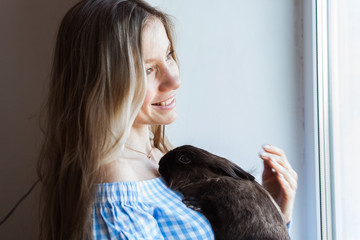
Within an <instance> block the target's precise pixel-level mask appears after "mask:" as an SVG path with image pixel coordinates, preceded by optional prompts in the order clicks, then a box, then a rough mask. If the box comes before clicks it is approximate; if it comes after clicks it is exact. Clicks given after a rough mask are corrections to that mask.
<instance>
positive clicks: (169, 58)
mask: <svg viewBox="0 0 360 240" xmlns="http://www.w3.org/2000/svg"><path fill="white" fill-rule="evenodd" d="M173 54H174V50H172V51H170V52H169V53H168V55H167V56H166V60H171V59H172V58H173Z"/></svg>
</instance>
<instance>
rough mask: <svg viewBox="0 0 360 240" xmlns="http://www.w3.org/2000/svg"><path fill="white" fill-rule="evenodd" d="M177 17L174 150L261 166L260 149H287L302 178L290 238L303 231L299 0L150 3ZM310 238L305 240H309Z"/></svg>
mask: <svg viewBox="0 0 360 240" xmlns="http://www.w3.org/2000/svg"><path fill="white" fill-rule="evenodd" d="M149 2H150V3H152V4H153V5H157V6H159V7H160V8H161V9H163V10H165V11H167V12H168V13H170V14H171V15H173V16H174V18H175V23H176V27H177V51H178V54H179V57H180V67H181V80H182V86H181V88H180V89H179V93H178V98H177V104H178V105H177V106H178V112H179V117H178V119H177V121H176V122H175V123H173V124H172V125H170V126H169V127H168V133H169V137H170V140H171V141H172V143H173V144H174V145H175V146H178V145H182V144H193V145H195V146H199V147H202V148H204V149H207V150H208V151H210V152H213V153H215V154H218V155H221V156H224V157H226V158H228V159H230V160H232V161H234V162H237V163H238V164H240V165H241V166H243V167H244V168H245V169H252V168H255V175H256V177H257V179H258V180H261V173H262V168H263V166H262V160H261V159H260V158H259V157H258V155H257V154H258V152H259V151H260V150H261V145H262V144H264V143H270V144H274V145H277V146H279V147H281V148H283V149H284V150H285V151H286V154H287V156H288V159H289V161H290V162H291V164H292V166H293V167H294V169H295V170H296V171H297V172H298V174H299V189H298V195H297V199H296V203H295V204H296V206H295V213H294V216H293V225H292V229H291V236H292V239H294V240H297V239H316V238H315V237H314V238H311V237H310V238H308V237H309V236H310V235H311V234H308V235H306V234H307V233H306V230H304V226H306V223H307V221H308V220H309V219H307V216H306V214H305V213H304V207H305V201H306V192H305V188H304V184H303V182H304V181H305V174H304V172H303V169H302V167H303V165H304V102H303V101H304V97H303V92H304V91H303V84H304V83H303V63H302V56H303V40H302V35H303V32H302V31H303V29H302V14H303V13H302V9H303V6H302V4H303V3H302V2H301V1H298V0H293V1H289V0H273V1H267V0H252V1H245V0H224V1H214V0H196V1H191V2H190V1H182V0H171V1H167V0H149ZM305 236H306V237H305Z"/></svg>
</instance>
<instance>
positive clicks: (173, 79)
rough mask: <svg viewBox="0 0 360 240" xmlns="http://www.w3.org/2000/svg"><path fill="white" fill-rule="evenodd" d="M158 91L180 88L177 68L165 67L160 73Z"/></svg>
mask: <svg viewBox="0 0 360 240" xmlns="http://www.w3.org/2000/svg"><path fill="white" fill-rule="evenodd" d="M160 81H161V83H160V86H159V90H160V91H163V92H166V91H170V90H176V89H178V88H179V87H180V85H181V81H180V78H179V69H178V67H177V66H173V67H167V68H165V69H164V70H163V71H162V74H161V80H160Z"/></svg>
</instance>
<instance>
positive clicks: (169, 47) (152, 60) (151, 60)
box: [145, 40, 171, 63]
mask: <svg viewBox="0 0 360 240" xmlns="http://www.w3.org/2000/svg"><path fill="white" fill-rule="evenodd" d="M169 50H171V42H170V40H169V45H168V47H167V50H166V52H168V51H169ZM155 61H156V59H155V58H149V59H145V63H150V62H155Z"/></svg>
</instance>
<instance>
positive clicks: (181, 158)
mask: <svg viewBox="0 0 360 240" xmlns="http://www.w3.org/2000/svg"><path fill="white" fill-rule="evenodd" d="M159 172H160V174H161V176H162V177H163V178H164V180H165V181H166V182H167V184H168V185H169V186H170V187H171V188H172V189H175V190H179V189H181V188H183V187H185V186H187V185H189V184H191V183H194V182H197V181H199V180H204V179H208V178H215V177H219V176H231V177H233V178H236V179H248V180H251V181H252V180H254V177H253V176H252V175H251V174H249V173H247V172H246V171H244V170H243V169H242V168H240V167H239V166H237V165H236V164H234V163H232V162H230V161H229V160H227V159H225V158H222V157H219V156H217V155H214V154H212V153H209V152H207V151H205V150H203V149H200V148H197V147H194V146H191V145H184V146H181V147H178V148H175V149H173V150H171V151H169V152H168V153H166V154H165V155H164V156H163V157H162V158H161V160H160V162H159Z"/></svg>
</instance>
